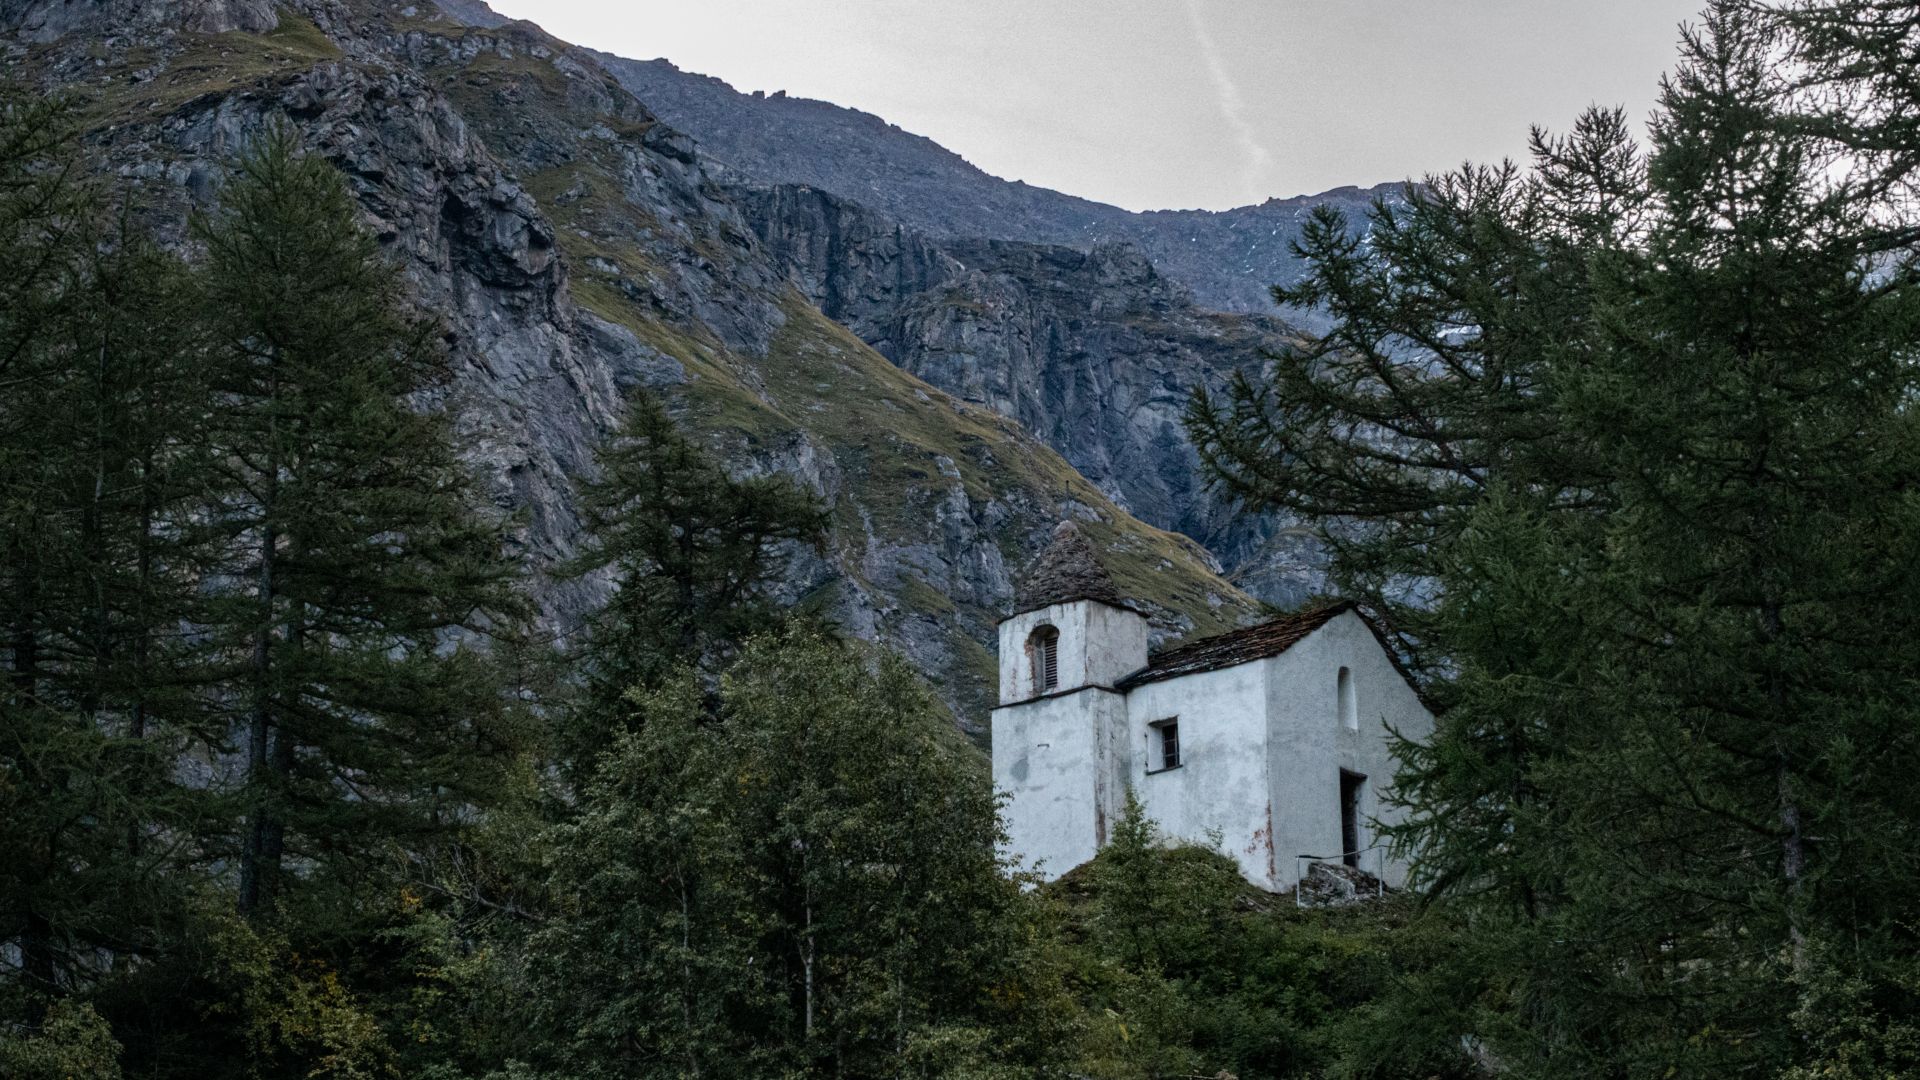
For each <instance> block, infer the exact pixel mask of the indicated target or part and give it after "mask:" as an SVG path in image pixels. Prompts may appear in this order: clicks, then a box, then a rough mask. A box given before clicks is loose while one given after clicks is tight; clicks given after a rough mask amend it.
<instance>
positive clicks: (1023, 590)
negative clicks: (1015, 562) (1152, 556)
mask: <svg viewBox="0 0 1920 1080" xmlns="http://www.w3.org/2000/svg"><path fill="white" fill-rule="evenodd" d="M1073 600H1098V601H1100V602H1101V603H1103V604H1111V605H1113V606H1114V607H1118V608H1129V609H1131V608H1132V606H1133V605H1131V604H1129V603H1127V598H1126V597H1124V596H1122V595H1120V587H1119V586H1117V585H1115V584H1114V583H1113V578H1112V577H1111V576H1110V575H1108V573H1107V568H1106V567H1104V566H1102V565H1100V553H1099V552H1097V551H1095V550H1094V548H1093V542H1092V541H1090V540H1088V539H1087V537H1086V534H1085V533H1082V532H1081V531H1080V527H1079V526H1077V525H1075V524H1074V523H1073V522H1071V521H1063V522H1061V523H1060V524H1058V525H1056V526H1054V529H1053V543H1051V544H1049V545H1048V546H1047V549H1046V550H1045V551H1042V552H1041V553H1040V555H1039V557H1038V558H1036V559H1034V560H1033V562H1032V564H1031V565H1029V566H1028V567H1027V570H1026V573H1024V574H1022V575H1021V577H1020V582H1019V584H1018V585H1016V586H1015V587H1014V590H1013V614H1015V615H1018V614H1020V613H1021V612H1026V611H1038V610H1040V609H1041V608H1044V607H1051V606H1053V605H1054V604H1065V603H1068V602H1070V601H1073Z"/></svg>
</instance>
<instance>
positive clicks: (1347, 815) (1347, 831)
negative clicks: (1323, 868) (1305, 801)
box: [1340, 769, 1367, 869]
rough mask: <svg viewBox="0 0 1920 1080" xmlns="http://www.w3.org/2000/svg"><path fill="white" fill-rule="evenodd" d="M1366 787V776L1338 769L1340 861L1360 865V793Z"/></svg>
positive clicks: (1357, 866)
mask: <svg viewBox="0 0 1920 1080" xmlns="http://www.w3.org/2000/svg"><path fill="white" fill-rule="evenodd" d="M1366 789H1367V778H1366V777H1364V776H1361V775H1360V774H1359V773H1350V772H1348V771H1347V770H1345V769H1341V770H1340V861H1341V862H1344V863H1346V864H1347V865H1348V866H1351V867H1354V868H1355V869H1358V868H1359V866H1360V794H1361V793H1362V792H1364V791H1365V790H1366Z"/></svg>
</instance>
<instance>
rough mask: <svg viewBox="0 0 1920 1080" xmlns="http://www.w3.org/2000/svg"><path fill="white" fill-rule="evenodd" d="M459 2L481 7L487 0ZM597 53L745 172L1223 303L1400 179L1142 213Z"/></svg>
mask: <svg viewBox="0 0 1920 1080" xmlns="http://www.w3.org/2000/svg"><path fill="white" fill-rule="evenodd" d="M455 2H459V3H461V4H463V5H467V6H469V7H470V8H471V9H478V8H480V7H482V6H483V5H481V3H480V0H455ZM473 14H474V17H485V16H482V15H480V14H479V12H478V11H474V13H473ZM596 55H598V56H599V58H600V60H601V62H602V63H603V64H604V65H605V66H606V67H607V69H608V70H609V71H610V72H612V73H613V75H614V76H615V77H616V78H618V79H619V80H620V82H621V84H622V85H624V86H626V87H627V88H628V89H630V90H632V91H633V92H634V93H635V94H636V95H638V96H639V97H640V99H641V100H643V101H646V102H648V103H649V104H650V105H651V106H652V107H653V108H654V109H655V110H657V111H658V112H659V114H660V116H661V118H662V119H664V120H666V122H668V123H670V124H672V125H674V126H675V127H676V128H679V129H680V130H682V131H685V132H687V133H689V134H691V135H692V136H693V137H694V138H696V139H698V140H699V141H700V144H701V146H702V147H703V148H704V149H705V150H706V151H707V152H708V153H709V154H711V155H713V156H714V157H715V158H717V159H718V160H720V161H722V162H725V163H726V164H727V165H728V166H729V167H730V168H731V170H732V171H734V172H735V173H737V174H738V175H740V176H742V177H744V178H747V179H750V180H754V181H758V182H761V183H768V184H803V185H806V186H808V187H815V188H820V189H822V190H824V191H829V192H832V193H833V194H836V195H839V196H841V197H843V198H846V199H850V200H852V201H854V202H858V203H861V204H862V205H865V206H868V207H871V208H872V209H874V210H876V211H879V212H881V213H883V214H885V215H886V216H888V217H890V218H892V219H894V220H896V221H899V222H901V223H903V224H905V225H907V226H909V227H912V228H915V229H919V230H922V231H924V232H926V233H928V234H929V235H932V236H936V237H942V238H955V237H961V238H974V237H979V238H986V239H994V240H1023V241H1029V242H1034V243H1045V244H1061V245H1066V246H1069V247H1076V248H1080V249H1082V250H1086V249H1089V248H1091V247H1092V246H1094V245H1095V244H1100V243H1111V242H1115V241H1125V242H1128V243H1131V244H1133V245H1134V246H1136V247H1138V248H1139V249H1140V250H1141V251H1143V252H1145V253H1146V255H1147V257H1148V258H1149V259H1151V260H1152V261H1153V263H1154V265H1155V266H1157V267H1159V269H1160V272H1161V273H1163V274H1165V275H1167V276H1168V277H1169V278H1172V279H1173V280H1175V281H1178V282H1180V283H1181V284H1184V285H1186V286H1187V287H1189V288H1191V289H1192V290H1193V292H1194V295H1195V296H1196V297H1197V298H1198V299H1199V301H1200V303H1201V304H1203V305H1205V306H1207V307H1210V308H1215V309H1218V310H1222V311H1242V312H1255V313H1279V312H1277V311H1276V309H1275V307H1274V305H1273V300H1272V297H1271V294H1270V293H1269V292H1268V289H1269V287H1270V286H1272V285H1274V284H1284V283H1291V282H1293V281H1295V280H1296V279H1297V278H1298V277H1299V275H1300V273H1301V270H1302V267H1301V265H1300V262H1299V260H1297V259H1295V258H1294V256H1293V253H1292V250H1291V248H1290V247H1289V245H1290V244H1291V242H1292V241H1293V239H1294V238H1295V237H1296V236H1297V235H1298V234H1299V229H1300V225H1301V223H1302V222H1303V221H1305V220H1306V216H1307V214H1308V213H1309V212H1310V211H1311V210H1312V209H1313V208H1314V207H1316V206H1321V205H1330V206H1334V207H1337V208H1338V209H1341V210H1343V211H1345V212H1346V213H1347V214H1348V216H1349V218H1350V219H1351V220H1352V221H1353V222H1355V224H1358V223H1359V222H1360V221H1361V220H1362V219H1363V217H1364V215H1365V213H1366V210H1367V208H1368V206H1369V205H1371V203H1372V200H1373V199H1374V198H1376V197H1385V198H1392V197H1394V196H1395V194H1396V193H1397V192H1398V191H1399V189H1400V187H1401V185H1400V184H1397V183H1391V184H1381V185H1378V186H1375V187H1371V188H1354V187H1344V188H1335V189H1334V190H1332V191H1326V192H1322V193H1320V194H1318V195H1302V196H1297V197H1294V198H1288V199H1277V198H1276V199H1268V200H1267V201H1266V202H1263V203H1260V204H1258V205H1256V206H1242V207H1237V208H1235V209H1232V210H1223V211H1217V212H1216V211H1208V210H1155V211H1148V212H1145V213H1133V212H1129V211H1126V210H1122V209H1121V208H1119V207H1117V206H1109V205H1107V204H1105V203H1097V202H1093V201H1091V200H1088V199H1081V198H1076V197H1074V196H1071V195H1065V194H1062V193H1060V192H1057V191H1050V190H1048V189H1046V188H1040V187H1034V186H1032V185H1029V184H1025V183H1021V182H1018V181H1007V180H1001V179H999V178H998V177H995V176H992V175H989V174H988V173H985V172H982V171H981V170H980V169H977V168H975V167H974V166H972V165H970V164H968V163H967V162H966V160H965V159H964V158H962V157H960V155H958V154H955V153H953V152H952V151H950V150H948V149H946V148H945V147H942V146H941V145H939V144H938V143H936V142H934V141H932V140H931V139H927V138H924V137H922V136H919V135H915V134H912V133H911V132H907V131H903V130H901V129H900V128H899V127H896V126H895V125H893V124H889V123H887V122H886V121H885V120H883V119H881V118H880V117H877V116H874V115H872V114H870V113H864V112H860V111H858V110H856V109H848V108H844V107H842V106H839V105H834V104H831V103H828V102H825V101H814V100H811V99H808V98H796V97H789V96H788V95H786V94H784V93H778V94H771V95H768V94H742V93H740V92H738V91H736V90H734V89H733V88H732V87H731V86H728V85H727V84H726V83H724V82H722V81H720V80H719V79H715V78H712V77H710V76H706V75H697V74H694V73H692V72H686V71H681V70H680V69H679V68H677V67H675V66H674V65H673V64H672V63H670V62H668V61H666V60H629V59H624V58H621V57H617V56H611V55H608V54H604V53H601V54H596ZM1284 314H1286V315H1287V317H1288V318H1289V319H1291V320H1292V321H1294V322H1296V323H1298V324H1300V325H1302V326H1305V327H1307V328H1309V329H1314V328H1319V327H1320V326H1321V325H1322V318H1321V317H1320V316H1319V315H1317V314H1316V313H1314V312H1306V311H1289V312H1285V313H1284Z"/></svg>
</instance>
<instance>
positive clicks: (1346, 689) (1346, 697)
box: [1338, 668, 1360, 731]
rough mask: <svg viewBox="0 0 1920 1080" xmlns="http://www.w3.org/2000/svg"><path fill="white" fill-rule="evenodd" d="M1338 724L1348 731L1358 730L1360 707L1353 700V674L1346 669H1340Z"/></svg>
mask: <svg viewBox="0 0 1920 1080" xmlns="http://www.w3.org/2000/svg"><path fill="white" fill-rule="evenodd" d="M1338 697H1339V701H1340V722H1341V723H1342V724H1345V725H1346V726H1347V730H1348V731H1359V730H1360V706H1359V705H1358V704H1357V703H1356V702H1355V701H1354V700H1353V672H1352V671H1351V670H1350V669H1348V668H1341V669H1340V678H1339V694H1338Z"/></svg>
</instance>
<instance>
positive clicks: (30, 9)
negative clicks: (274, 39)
mask: <svg viewBox="0 0 1920 1080" xmlns="http://www.w3.org/2000/svg"><path fill="white" fill-rule="evenodd" d="M277 8H278V5H277V4H275V3H274V0H186V2H184V3H175V2H172V0H5V2H4V3H0V24H3V25H5V26H7V27H9V28H11V29H13V30H14V32H15V33H16V34H18V36H19V38H20V39H21V40H23V41H30V42H35V43H40V44H44V43H47V42H52V41H58V40H60V39H61V38H64V37H67V36H68V35H70V34H76V33H86V34H103V35H104V34H112V33H114V32H116V31H118V32H123V33H124V32H134V31H140V32H147V33H151V32H156V31H157V32H160V33H174V32H186V33H192V34H219V33H225V32H227V31H230V30H245V31H250V32H253V33H266V32H267V31H269V30H272V29H273V28H274V27H275V26H277V25H279V21H280V18H279V15H278V13H277Z"/></svg>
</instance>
